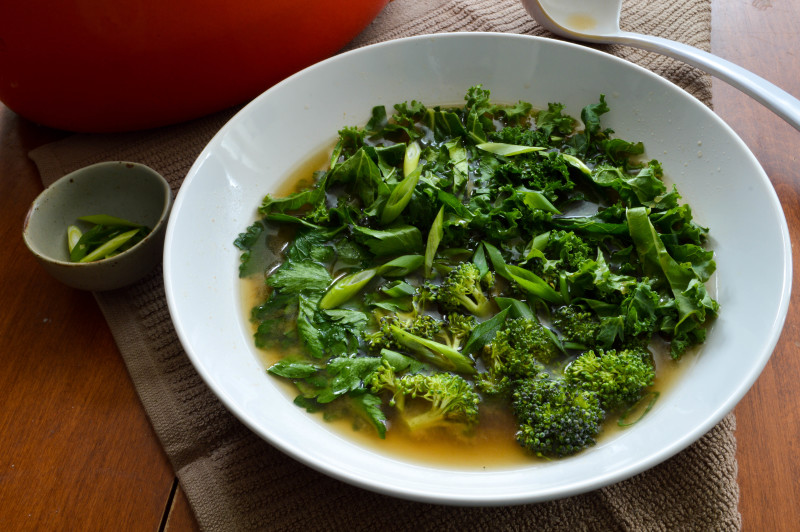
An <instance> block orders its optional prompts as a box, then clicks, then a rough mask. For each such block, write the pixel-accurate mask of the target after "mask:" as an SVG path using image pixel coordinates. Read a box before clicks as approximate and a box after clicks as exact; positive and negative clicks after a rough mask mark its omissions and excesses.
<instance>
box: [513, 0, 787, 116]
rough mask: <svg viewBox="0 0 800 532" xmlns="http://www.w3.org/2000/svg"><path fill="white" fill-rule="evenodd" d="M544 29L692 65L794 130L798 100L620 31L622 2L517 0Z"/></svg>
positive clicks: (708, 58) (694, 52)
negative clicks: (659, 55) (645, 51)
mask: <svg viewBox="0 0 800 532" xmlns="http://www.w3.org/2000/svg"><path fill="white" fill-rule="evenodd" d="M522 4H523V5H524V6H525V9H526V10H527V11H528V13H530V15H531V16H532V17H533V18H534V19H535V20H536V21H537V22H538V23H539V24H541V25H542V26H543V27H544V28H545V29H548V30H550V31H551V32H553V33H555V34H556V35H559V36H561V37H565V38H567V39H574V40H577V41H585V42H592V43H602V44H623V45H626V46H633V47H636V48H642V49H644V50H647V51H650V52H657V53H660V54H664V55H668V56H670V57H674V58H675V59H679V60H681V61H683V62H684V63H687V64H690V65H692V66H695V67H697V68H699V69H701V70H704V71H705V72H708V73H709V74H712V75H713V76H716V77H717V78H719V79H721V80H723V81H725V82H727V83H729V84H730V85H732V86H734V87H736V88H738V89H739V90H741V91H742V92H744V93H745V94H748V95H750V96H752V97H753V98H755V99H756V100H757V101H759V102H761V103H762V104H764V105H765V106H766V107H768V108H769V109H771V110H772V111H773V112H775V114H777V115H778V116H780V117H781V118H783V119H784V120H786V122H788V123H789V124H791V125H792V126H793V127H794V128H795V129H797V130H800V100H798V99H797V98H795V97H794V96H792V95H791V94H789V93H788V92H786V91H784V90H783V89H781V88H779V87H777V86H775V85H773V84H772V83H770V82H769V81H767V80H765V79H763V78H761V77H759V76H757V75H755V74H753V73H752V72H750V71H748V70H745V69H744V68H742V67H740V66H738V65H735V64H733V63H731V62H730V61H726V60H725V59H722V58H720V57H717V56H715V55H713V54H710V53H708V52H704V51H703V50H699V49H697V48H694V47H692V46H688V45H686V44H682V43H679V42H675V41H670V40H669V39H664V38H662V37H653V36H650V35H641V34H638V33H631V32H627V31H622V30H620V28H619V17H620V13H621V11H622V0H522Z"/></svg>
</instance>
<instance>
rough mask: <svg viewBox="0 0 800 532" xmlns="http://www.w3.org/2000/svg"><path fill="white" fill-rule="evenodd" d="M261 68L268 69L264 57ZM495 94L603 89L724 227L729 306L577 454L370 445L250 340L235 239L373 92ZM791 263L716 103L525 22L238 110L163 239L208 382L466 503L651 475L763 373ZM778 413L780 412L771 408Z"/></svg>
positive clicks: (253, 409) (415, 43) (762, 180)
mask: <svg viewBox="0 0 800 532" xmlns="http://www.w3.org/2000/svg"><path fill="white" fill-rule="evenodd" d="M250 68H257V65H251V66H250ZM476 84H482V85H483V86H484V88H487V89H489V90H491V93H492V100H493V101H495V102H504V103H515V102H517V101H518V100H524V101H529V102H531V103H533V104H534V106H536V107H545V106H546V105H547V104H548V103H549V102H561V103H563V104H565V106H566V112H568V113H569V114H571V115H573V116H579V114H580V109H581V108H582V107H583V106H584V105H586V104H589V103H595V102H596V101H597V100H598V97H599V95H600V94H605V95H606V98H607V101H608V104H609V106H610V107H611V112H609V113H608V114H607V115H605V116H604V126H606V127H611V128H613V129H614V130H615V131H616V136H618V137H620V138H624V139H627V140H634V141H636V140H641V141H643V142H644V143H645V146H646V148H647V155H648V156H650V157H652V158H657V159H659V160H660V161H661V162H662V164H663V166H664V168H665V172H666V174H667V178H668V180H669V181H672V182H674V183H677V185H678V187H679V189H680V191H681V193H682V195H683V197H684V199H685V200H686V201H687V202H688V203H690V204H691V205H692V206H693V211H694V213H695V217H696V220H697V221H698V222H699V223H700V224H702V225H705V226H709V227H710V228H711V235H712V238H711V241H710V245H711V247H712V248H713V249H714V250H715V252H716V259H717V264H718V273H717V275H716V279H715V283H716V286H715V289H716V296H717V299H718V300H719V302H720V304H721V314H720V317H719V319H718V320H717V321H716V322H715V323H714V325H713V328H712V330H711V332H710V334H709V337H708V341H707V342H706V344H705V347H704V348H703V349H702V351H701V352H700V353H699V355H697V356H694V357H691V359H689V360H687V361H686V362H687V363H688V364H690V365H691V367H690V368H688V371H687V372H685V374H684V375H683V376H682V377H681V378H680V380H679V381H678V382H677V383H675V384H674V386H672V387H670V389H669V390H667V392H666V393H664V394H662V396H661V398H660V399H659V401H658V402H657V403H656V406H655V407H654V409H653V410H652V411H651V412H650V413H649V414H648V415H647V416H645V417H644V418H643V420H642V421H641V422H639V423H638V424H636V425H634V426H633V427H631V428H629V429H627V430H626V431H624V432H620V433H619V434H618V435H614V436H613V437H610V438H608V439H605V440H602V441H601V443H599V444H598V445H596V446H595V447H593V448H590V449H589V450H587V451H585V452H583V453H581V454H578V455H576V456H573V457H570V458H566V459H563V460H555V461H550V462H542V461H532V462H531V463H530V465H526V466H522V467H514V468H505V469H499V470H477V469H473V470H467V469H462V470H459V469H457V468H453V467H444V466H442V467H436V466H430V465H423V464H419V463H411V462H407V461H404V460H402V459H400V458H398V457H396V456H390V455H387V454H383V453H382V452H381V451H380V449H379V448H374V447H372V448H365V447H363V446H361V445H359V444H358V443H356V442H355V441H353V440H350V439H348V438H347V435H346V434H342V433H341V432H338V431H335V430H332V429H331V428H330V427H328V426H326V425H325V423H324V422H322V421H320V419H319V416H313V415H310V414H307V413H306V412H305V411H304V410H302V409H300V408H298V407H296V406H295V405H293V404H292V396H291V395H288V394H287V393H286V392H285V391H284V389H283V388H281V387H279V386H276V382H275V381H274V380H273V378H272V377H270V376H268V375H267V374H266V372H265V370H264V367H263V365H262V362H261V361H260V359H259V356H258V354H257V353H256V350H255V348H254V347H253V341H252V338H251V333H250V330H249V328H248V325H247V323H246V315H245V311H244V308H243V302H242V300H241V296H240V286H239V282H240V281H239V279H238V278H237V267H238V263H239V252H238V250H237V249H236V248H235V247H234V245H233V241H234V239H235V238H236V236H237V235H238V234H239V233H240V232H242V231H243V230H244V229H245V228H246V227H247V226H248V225H249V224H250V223H252V221H253V220H255V219H256V208H257V207H258V205H259V204H260V202H261V199H262V198H263V196H264V195H265V194H266V193H267V192H271V191H275V190H276V189H277V188H278V187H279V186H280V185H281V184H282V183H283V182H284V180H286V179H287V177H288V176H290V175H291V174H292V173H293V171H295V170H296V169H297V168H298V167H299V166H301V165H302V162H303V161H304V159H306V158H307V157H308V156H309V155H310V154H315V153H318V152H319V151H320V150H321V149H324V148H326V147H328V146H330V145H331V143H332V142H333V140H334V139H335V136H336V133H337V131H338V130H339V129H341V128H342V127H344V126H353V125H359V126H361V125H363V124H364V123H365V122H366V121H367V120H368V118H369V116H370V110H371V108H372V106H374V105H378V104H384V105H386V106H387V109H391V106H393V105H394V104H396V103H400V102H404V101H410V100H418V101H422V102H423V103H425V104H427V105H429V106H431V105H435V104H461V103H462V102H463V96H464V94H465V92H466V90H467V88H469V87H470V86H472V85H476ZM790 279H791V249H790V242H789V235H788V230H787V227H786V221H785V219H784V216H783V212H782V210H781V207H780V205H779V203H778V199H777V197H776V194H775V191H774V189H773V188H772V186H771V185H770V182H769V180H768V178H767V176H766V175H765V173H764V171H763V170H762V169H761V167H760V165H759V164H758V162H757V161H756V159H755V158H754V157H753V155H752V154H751V153H750V151H749V150H748V149H747V147H746V146H745V145H744V144H743V142H742V141H741V140H740V139H739V138H738V137H737V136H736V134H735V133H734V132H733V131H732V130H731V129H730V128H729V127H728V126H726V125H725V124H724V123H723V122H722V120H720V119H719V118H718V117H717V116H716V115H714V113H712V112H711V111H710V110H709V109H708V108H707V107H705V106H704V105H703V104H701V103H700V102H698V101H697V100H696V99H694V98H692V97H691V96H689V95H688V94H687V93H685V92H683V91H682V90H680V89H679V88H677V87H676V86H674V85H672V84H671V83H669V82H667V81H665V80H664V79H662V78H660V77H658V76H656V75H654V74H652V73H651V72H649V71H646V70H644V69H642V68H639V67H637V66H634V65H632V64H630V63H628V62H626V61H623V60H620V59H617V58H615V57H612V56H609V55H607V54H604V53H601V52H597V51H594V50H591V49H589V48H585V47H582V46H577V45H573V44H568V43H564V42H558V41H555V40H549V39H542V38H536V37H529V36H520V35H508V34H485V33H456V34H440V35H432V36H422V37H415V38H409V39H402V40H397V41H390V42H387V43H383V44H378V45H374V46H369V47H366V48H362V49H359V50H355V51H352V52H348V53H345V54H342V55H339V56H336V57H334V58H332V59H329V60H326V61H324V62H322V63H319V64H317V65H315V66H313V67H310V68H308V69H306V70H304V71H302V72H300V73H298V74H296V75H294V76H292V77H290V78H288V79H287V80H285V81H283V82H281V83H279V84H278V85H276V86H274V87H272V88H271V89H269V90H268V91H267V92H265V93H264V94H262V95H261V96H259V97H258V98H256V99H255V100H254V101H253V102H252V103H251V104H249V105H248V106H247V107H245V108H244V109H243V110H242V111H241V112H239V113H238V114H237V115H236V116H235V117H234V118H233V119H231V120H230V122H229V123H228V124H227V125H226V126H225V127H223V128H222V130H220V132H219V133H218V134H217V135H216V136H215V137H214V138H213V139H212V141H211V142H210V143H209V144H208V146H207V147H206V148H205V149H204V150H203V152H202V153H201V155H200V156H199V158H198V159H197V161H196V162H195V164H194V165H193V166H192V168H191V170H190V171H189V174H188V176H187V177H186V180H185V182H184V183H183V186H182V188H181V190H180V192H179V194H178V196H177V199H176V201H175V205H174V208H173V210H172V216H171V219H170V222H169V226H168V229H167V236H166V246H165V253H164V280H165V287H166V295H167V301H168V304H169V309H170V312H171V315H172V319H173V321H174V323H175V328H176V330H177V333H178V335H179V337H180V340H181V342H182V344H183V346H184V348H185V350H186V353H187V354H188V356H189V358H190V359H191V361H192V363H193V364H194V366H195V367H196V368H197V371H198V372H199V373H200V375H201V376H202V377H203V379H205V382H206V383H207V384H208V386H209V387H210V388H211V389H212V390H213V391H214V393H215V394H216V395H217V396H219V398H220V400H221V401H222V402H223V403H224V404H225V406H226V407H227V408H228V409H230V411H231V412H233V413H234V414H235V415H236V416H237V417H238V418H239V419H240V420H241V421H243V422H244V423H245V424H246V425H247V426H248V427H249V428H250V429H252V430H253V431H254V432H255V433H256V434H258V435H259V436H261V437H263V438H265V439H266V440H267V441H269V442H270V443H271V444H272V445H274V446H276V447H277V448H279V449H281V450H283V451H284V452H286V453H287V454H288V455H289V456H291V457H294V458H295V459H297V460H299V461H301V462H302V463H305V464H307V465H308V466H311V467H313V468H316V469H318V470H320V471H322V472H324V473H326V474H328V475H331V476H333V477H335V478H338V479H341V480H343V481H345V482H349V483H352V484H354V485H357V486H361V487H364V488H367V489H371V490H375V491H377V492H381V493H386V494H390V495H395V496H399V497H403V498H407V499H411V500H418V501H426V502H432V503H445V504H457V505H504V504H517V503H525V502H534V501H543V500H548V499H554V498H560V497H565V496H569V495H575V494H578V493H581V492H586V491H589V490H592V489H595V488H599V487H602V486H605V485H608V484H611V483H614V482H617V481H620V480H623V479H626V478H628V477H631V476H632V475H634V474H636V473H639V472H641V471H643V470H646V469H648V468H650V467H653V466H655V465H656V464H658V463H660V462H662V461H663V460H665V459H667V458H669V457H670V456H672V455H674V454H675V453H677V452H679V451H681V450H682V449H684V448H685V447H687V446H688V445H690V444H691V443H692V442H694V441H696V440H697V439H698V438H700V437H701V436H702V435H703V434H704V433H706V432H707V431H708V430H709V429H711V428H712V427H713V426H714V425H715V424H716V423H717V422H719V421H720V419H722V417H723V416H725V414H727V413H728V412H729V411H730V410H731V409H732V408H733V407H734V405H735V404H736V403H737V402H738V401H739V400H740V399H741V398H742V396H743V395H744V394H745V393H746V392H747V390H748V389H749V388H750V386H751V385H752V384H753V382H754V381H755V380H756V378H757V377H758V375H759V373H760V372H761V370H762V368H763V367H764V365H765V364H766V362H767V360H768V359H769V356H770V354H771V353H772V350H773V348H774V346H775V344H776V342H777V340H778V336H779V334H780V331H781V328H782V326H783V321H784V317H785V314H786V311H787V307H788V302H789V292H790ZM765 423H766V421H765Z"/></svg>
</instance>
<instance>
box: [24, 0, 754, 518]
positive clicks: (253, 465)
mask: <svg viewBox="0 0 800 532" xmlns="http://www.w3.org/2000/svg"><path fill="white" fill-rule="evenodd" d="M710 26H711V7H710V0H629V1H628V2H626V3H625V5H624V9H623V27H624V28H625V29H628V30H636V31H640V32H643V33H649V34H654V35H661V36H663V37H668V38H672V39H675V40H679V41H682V42H685V43H687V44H691V45H694V46H697V47H699V48H703V49H706V50H708V49H709V48H710ZM450 31H496V32H508V33H525V34H529V35H546V32H545V31H544V30H542V28H540V27H539V26H538V25H536V23H534V22H533V21H532V20H531V19H530V17H529V16H528V15H527V13H526V12H525V11H524V9H523V8H522V6H521V4H520V3H519V2H518V1H517V0H416V1H415V0H395V1H394V2H392V3H390V4H389V5H388V6H387V7H386V9H385V10H384V11H383V12H382V13H381V15H380V16H379V17H378V18H377V19H376V20H375V21H374V22H373V23H372V24H371V25H370V26H369V27H368V28H367V29H366V30H365V31H364V32H363V33H362V34H361V35H359V36H358V37H357V38H356V39H355V40H354V41H353V42H352V43H351V44H350V45H349V46H348V48H355V47H358V46H363V45H366V44H371V43H375V42H379V41H384V40H389V39H395V38H399V37H405V36H410V35H419V34H426V33H437V32H450ZM601 48H602V49H604V50H606V51H608V52H610V53H613V54H615V55H618V56H621V57H624V58H626V59H628V60H630V61H633V62H636V63H638V64H640V65H642V66H645V67H647V68H649V69H651V70H653V71H654V72H656V73H658V74H660V75H662V76H664V77H665V78H667V79H669V80H671V81H672V82H674V83H676V84H677V85H679V86H680V87H683V88H684V89H685V90H687V91H688V92H689V93H691V94H692V95H694V96H695V97H697V98H698V99H699V100H701V101H703V102H704V103H706V104H708V105H710V103H711V90H710V87H711V84H710V79H709V78H708V76H706V75H704V74H703V73H701V72H698V71H696V70H694V69H692V68H689V67H687V66H686V65H683V64H681V63H678V62H675V61H672V60H670V59H667V58H664V57H662V56H658V55H655V54H650V53H646V52H642V51H638V50H634V49H630V48H623V47H604V48H603V47H601ZM236 110H238V109H230V110H227V111H224V112H221V113H218V114H215V115H213V116H209V117H206V118H203V119H199V120H196V121H193V122H190V123H185V124H180V125H176V126H172V127H166V128H161V129H157V130H152V131H146V132H137V133H124V134H114V135H86V134H82V135H74V136H70V137H67V138H65V139H63V140H61V141H59V142H56V143H53V144H48V145H45V146H42V147H40V148H38V149H36V150H34V151H33V152H31V154H30V156H31V158H32V159H33V160H34V161H35V162H36V164H37V165H38V168H39V170H40V173H41V176H42V180H43V182H44V183H45V184H49V183H51V182H52V181H54V180H55V179H57V178H58V177H61V176H62V175H64V174H66V173H68V172H71V171H73V170H75V169H77V168H80V167H82V166H86V165H88V164H92V163H95V162H100V161H108V160H128V161H137V162H140V163H144V164H147V165H149V166H151V167H153V168H154V169H156V170H157V171H159V172H161V173H162V174H163V175H164V176H165V177H166V178H167V180H168V181H169V182H170V183H171V185H172V187H173V189H174V191H176V192H177V190H178V188H179V187H180V185H181V182H182V180H183V178H184V177H185V175H186V173H187V172H188V170H189V167H190V166H191V164H192V163H193V161H194V160H195V158H196V157H197V155H198V154H199V153H200V151H201V150H202V148H203V147H204V146H205V144H206V143H207V142H208V141H209V140H210V139H211V137H212V136H213V135H214V134H215V133H216V132H217V131H218V130H219V128H220V127H221V126H222V125H223V124H224V123H225V122H226V121H227V120H228V119H229V118H230V117H231V116H232V115H233V114H234V113H235V111H236ZM96 298H97V301H98V304H99V305H100V308H101V309H102V311H103V313H104V315H105V317H106V319H107V321H108V324H109V326H110V327H111V330H112V332H113V334H114V337H115V339H116V342H117V344H118V346H119V349H120V352H121V354H122V356H123V358H124V360H125V362H126V364H127V367H128V370H129V372H130V375H131V379H132V380H133V383H134V385H135V386H136V389H137V391H138V393H139V395H140V397H141V400H142V404H143V405H144V408H145V410H146V411H147V414H148V416H149V418H150V420H151V422H152V424H153V427H154V429H155V432H156V433H157V434H158V437H159V438H160V440H161V443H162V444H163V446H164V449H165V450H166V453H167V455H168V456H169V458H170V460H171V462H172V465H173V467H174V468H175V471H176V474H177V476H178V478H179V479H180V483H181V486H182V487H183V490H184V491H185V493H186V495H187V497H188V500H189V502H190V504H191V506H192V508H193V510H194V512H195V515H196V517H197V521H198V523H199V524H200V526H201V528H203V529H204V530H248V529H257V530H318V529H326V530H436V531H438V530H528V529H536V530H564V531H575V530H603V531H613V530H647V531H653V530H669V531H675V530H702V531H708V530H738V529H739V528H740V526H741V519H740V515H739V513H738V509H737V505H738V496H739V489H738V485H737V483H736V460H735V452H736V440H735V438H734V429H735V420H734V418H733V416H732V415H729V416H728V417H726V418H724V419H723V420H722V422H720V423H719V424H718V425H717V426H716V427H714V428H713V429H712V430H711V431H710V432H709V433H708V434H706V435H705V436H703V437H702V438H701V439H700V440H699V441H697V442H696V443H694V444H693V445H691V446H689V447H688V448H687V449H685V450H684V451H683V452H681V453H679V454H677V455H676V456H674V457H673V458H671V459H669V460H667V461H666V462H664V463H662V464H661V465H659V466H657V467H654V468H652V469H650V470H648V471H646V472H644V473H641V474H639V475H637V476H635V477H633V478H631V479H628V480H626V481H623V482H619V483H617V484H615V485H612V486H608V487H606V488H602V489H598V490H596V491H593V492H591V493H587V494H583V495H579V496H575V497H571V498H568V499H562V500H557V501H550V502H544V503H539V504H529V505H520V506H510V507H492V508H459V507H449V506H438V505H429V504H423V503H416V502H409V501H405V500H400V499H396V498H392V497H388V496H384V495H379V494H376V493H372V492H369V491H365V490H362V489H360V488H356V487H353V486H350V485H347V484H344V483H342V482H339V481H337V480H334V479H332V478H329V477H327V476H325V475H322V474H320V473H318V472H316V471H314V470H312V469H310V468H308V467H306V466H304V465H301V464H300V463H298V462H296V461H295V460H293V459H291V458H289V457H287V456H286V455H284V454H283V453H281V452H280V451H278V450H276V449H275V448H273V447H272V446H270V445H269V444H268V443H266V442H265V441H263V440H261V439H260V438H259V437H257V436H255V435H254V434H253V433H252V432H250V431H249V430H248V429H247V428H246V427H245V426H243V425H242V424H241V423H239V421H238V420H236V419H235V418H234V416H233V415H231V414H230V413H229V412H228V411H227V410H226V409H225V408H224V407H223V406H222V404H221V403H220V402H219V401H218V400H217V398H216V397H215V396H214V395H213V393H212V392H211V391H210V390H209V389H208V388H207V387H206V385H205V384H204V382H203V381H202V380H201V378H200V377H199V375H198V374H197V373H196V372H195V370H194V368H193V367H192V365H191V363H190V362H189V359H188V358H187V357H186V355H185V353H184V352H183V349H182V347H181V345H180V343H179V341H178V338H177V336H176V334H175V331H174V329H173V328H172V323H171V321H170V317H169V313H168V309H167V304H166V300H165V296H164V286H163V280H162V276H161V271H160V269H159V270H156V271H154V272H152V273H151V274H150V275H149V276H148V277H147V278H145V279H144V280H142V281H140V282H138V283H137V284H135V285H134V286H131V287H128V288H125V289H121V290H118V291H113V292H106V293H97V294H96Z"/></svg>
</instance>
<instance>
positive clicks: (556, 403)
mask: <svg viewBox="0 0 800 532" xmlns="http://www.w3.org/2000/svg"><path fill="white" fill-rule="evenodd" d="M512 405H513V410H514V415H515V416H516V418H517V422H518V423H519V430H518V431H517V435H516V438H517V442H518V443H519V444H520V445H521V446H522V447H524V448H525V449H528V450H529V451H531V452H533V453H535V454H536V455H537V456H542V457H551V456H567V455H571V454H575V453H577V452H578V451H581V450H582V449H584V448H586V447H589V446H590V445H594V443H595V437H596V436H597V434H598V433H599V432H600V423H601V421H602V420H603V418H604V417H605V412H604V411H603V409H602V407H601V406H600V401H599V399H598V398H597V395H596V394H595V393H594V392H589V391H585V390H582V389H580V388H577V387H572V386H570V385H568V384H567V383H566V382H565V381H564V380H563V379H551V378H550V377H549V376H547V374H544V373H542V374H540V375H539V376H537V377H534V378H530V379H524V380H521V381H518V382H516V383H515V384H514V392H513V395H512Z"/></svg>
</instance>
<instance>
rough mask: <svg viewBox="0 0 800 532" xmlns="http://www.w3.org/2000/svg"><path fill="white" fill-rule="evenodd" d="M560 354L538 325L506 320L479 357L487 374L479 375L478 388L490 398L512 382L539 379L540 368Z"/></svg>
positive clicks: (526, 320)
mask: <svg viewBox="0 0 800 532" xmlns="http://www.w3.org/2000/svg"><path fill="white" fill-rule="evenodd" d="M559 354H560V351H559V349H558V346H557V345H556V344H555V342H554V341H553V338H552V336H551V334H550V333H549V332H548V331H547V330H546V329H545V328H544V326H543V325H542V324H541V323H539V322H538V321H536V320H535V319H529V318H516V319H513V320H508V321H506V323H505V324H504V325H503V327H502V328H501V329H500V330H499V331H497V333H496V334H495V336H494V339H493V340H492V341H491V342H490V343H489V344H488V345H486V347H484V349H483V352H482V353H481V358H482V359H483V361H484V364H485V366H486V370H487V371H486V372H485V373H481V374H480V375H479V377H478V387H479V388H480V389H481V391H483V392H485V393H488V394H492V395H494V394H502V393H505V392H506V391H507V390H508V386H509V384H510V383H511V382H512V381H514V380H517V379H524V378H528V377H533V376H535V375H538V374H539V373H540V372H542V371H543V370H544V366H543V364H547V363H549V362H551V361H553V360H554V359H555V358H556V357H558V356H559Z"/></svg>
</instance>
